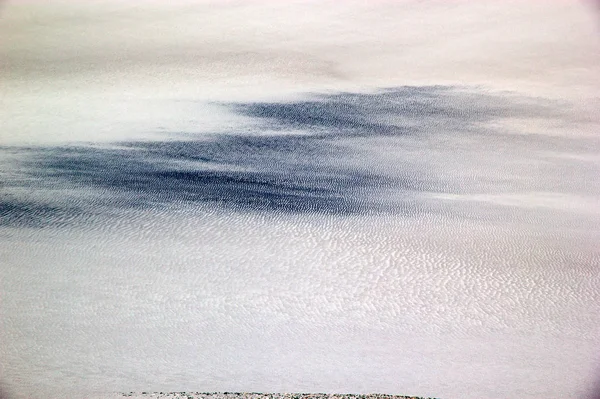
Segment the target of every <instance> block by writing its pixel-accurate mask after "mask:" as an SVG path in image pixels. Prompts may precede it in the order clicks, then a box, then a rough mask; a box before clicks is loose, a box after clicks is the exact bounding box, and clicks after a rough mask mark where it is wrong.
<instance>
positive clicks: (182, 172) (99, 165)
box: [0, 87, 550, 225]
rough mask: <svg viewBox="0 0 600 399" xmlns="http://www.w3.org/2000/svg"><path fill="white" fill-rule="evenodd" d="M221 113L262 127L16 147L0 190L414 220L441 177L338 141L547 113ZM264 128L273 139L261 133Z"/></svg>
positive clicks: (359, 98)
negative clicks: (384, 167) (388, 172)
mask: <svg viewBox="0 0 600 399" xmlns="http://www.w3.org/2000/svg"><path fill="white" fill-rule="evenodd" d="M225 106H228V107H231V108H232V109H233V110H234V111H236V112H238V113H240V114H244V115H246V116H251V117H253V118H256V119H257V120H260V121H261V122H263V126H262V127H261V128H259V129H258V130H257V131H256V132H254V133H250V134H243V135H242V134H227V135H212V136H206V135H204V136H202V138H201V139H195V140H194V139H190V140H179V141H175V140H167V141H151V142H121V143H116V144H117V146H116V147H102V146H95V147H93V146H64V147H45V148H22V149H21V150H20V151H21V153H22V154H23V161H22V163H23V167H24V169H23V170H22V172H21V173H20V176H14V174H13V175H12V177H11V180H10V181H0V183H1V184H0V187H9V186H10V187H12V188H14V187H15V186H17V187H21V188H26V189H28V190H40V191H45V190H49V189H58V190H60V189H68V190H71V191H73V190H74V191H77V190H79V192H81V193H84V194H85V193H87V192H90V190H93V191H92V192H101V193H103V197H102V198H98V199H94V200H93V201H92V200H85V199H82V200H81V201H80V202H79V203H78V206H79V209H78V210H77V212H81V213H82V214H85V213H86V212H88V213H90V212H105V211H106V210H107V209H110V208H111V207H112V208H119V209H120V208H124V207H134V208H145V207H160V206H168V205H171V204H179V203H203V204H213V205H215V206H220V207H225V208H228V209H232V210H240V211H260V212H282V213H301V212H318V213H327V214H349V213H364V212H380V211H390V210H392V211H395V212H408V213H412V212H414V211H415V209H416V208H415V207H416V205H415V201H412V200H411V193H420V192H424V191H434V190H435V191H437V192H444V191H447V190H448V189H447V188H446V187H445V186H444V184H443V182H438V181H436V180H435V178H432V177H431V176H429V177H427V178H426V179H424V178H420V177H419V176H420V174H421V175H422V174H423V173H424V172H426V171H419V170H410V171H404V170H402V171H400V170H399V171H397V172H398V173H396V174H395V175H396V176H403V177H402V178H400V177H390V176H383V175H378V174H375V173H373V172H372V171H370V170H369V165H368V164H367V163H366V162H367V160H366V159H364V158H360V159H361V160H362V161H361V162H363V163H362V164H361V162H358V163H354V165H353V166H349V165H351V164H352V163H351V162H348V161H349V160H350V159H352V158H353V157H354V156H355V155H357V154H356V152H351V151H357V150H350V149H349V148H351V147H349V146H345V144H347V143H349V142H350V140H354V139H357V138H359V139H360V140H361V141H360V143H361V144H360V145H362V146H366V147H367V148H368V146H369V143H371V142H372V141H370V140H373V139H374V138H377V137H388V136H398V137H404V136H405V135H413V136H415V137H424V138H427V137H431V136H433V135H438V134H441V133H445V132H447V131H471V133H472V132H473V131H477V129H479V128H480V125H481V123H482V122H487V121H491V120H494V119H497V118H498V117H501V116H511V117H540V116H545V115H549V114H550V111H549V109H548V107H543V106H536V105H531V104H527V106H522V105H521V104H517V103H513V102H511V101H509V100H507V99H504V98H502V97H492V96H489V95H484V94H473V93H471V94H466V93H457V92H455V91H453V90H452V89H451V88H447V87H403V88H399V89H394V90H385V91H381V92H378V93H374V94H353V93H341V94H332V95H321V96H317V97H315V98H313V99H311V100H306V101H299V102H286V103H264V102H263V103H238V104H225ZM261 130H264V131H261ZM266 131H270V132H275V133H271V134H268V135H265V134H264V133H265V132H266ZM298 131H299V132H300V133H298ZM482 131H483V132H485V131H484V130H482ZM290 132H296V133H293V134H292V133H290ZM397 143H400V142H397ZM355 145H356V142H355ZM354 148H356V147H354ZM0 150H2V149H0ZM11 151H12V152H13V153H14V152H15V151H17V152H18V151H19V149H15V148H14V147H13V148H11ZM368 162H377V160H368ZM390 167H391V168H392V169H393V167H394V166H393V165H390ZM404 168H407V167H406V166H404ZM383 190H391V191H393V192H394V195H395V197H396V198H403V195H406V201H404V202H402V201H400V202H396V203H395V204H393V205H392V204H386V203H384V201H383V200H382V199H381V197H382V196H381V195H380V194H381V192H382V191H383ZM0 194H2V193H0ZM104 194H105V195H104ZM82 198H85V196H82ZM86 201H87V202H86ZM0 209H1V210H2V214H1V215H2V219H0V225H15V224H17V225H18V224H21V225H35V224H36V223H37V224H41V225H43V224H44V223H47V221H56V220H67V219H68V218H71V217H73V212H74V211H73V207H72V206H71V205H69V204H68V201H67V200H66V199H61V198H56V200H55V202H53V204H52V205H39V204H36V203H35V202H33V200H31V199H27V198H25V199H24V200H21V202H14V203H13V202H5V203H3V204H2V208H0ZM99 209H101V211H99Z"/></svg>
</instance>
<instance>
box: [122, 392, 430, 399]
mask: <svg viewBox="0 0 600 399" xmlns="http://www.w3.org/2000/svg"><path fill="white" fill-rule="evenodd" d="M122 396H123V397H127V398H130V399H145V398H157V399H158V398H165V399H169V398H170V399H435V398H421V397H417V396H401V395H384V394H367V395H352V394H326V393H309V394H307V393H274V394H271V393H247V392H222V393H217V392H214V393H206V392H204V393H203V392H141V393H139V392H127V393H123V394H122Z"/></svg>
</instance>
